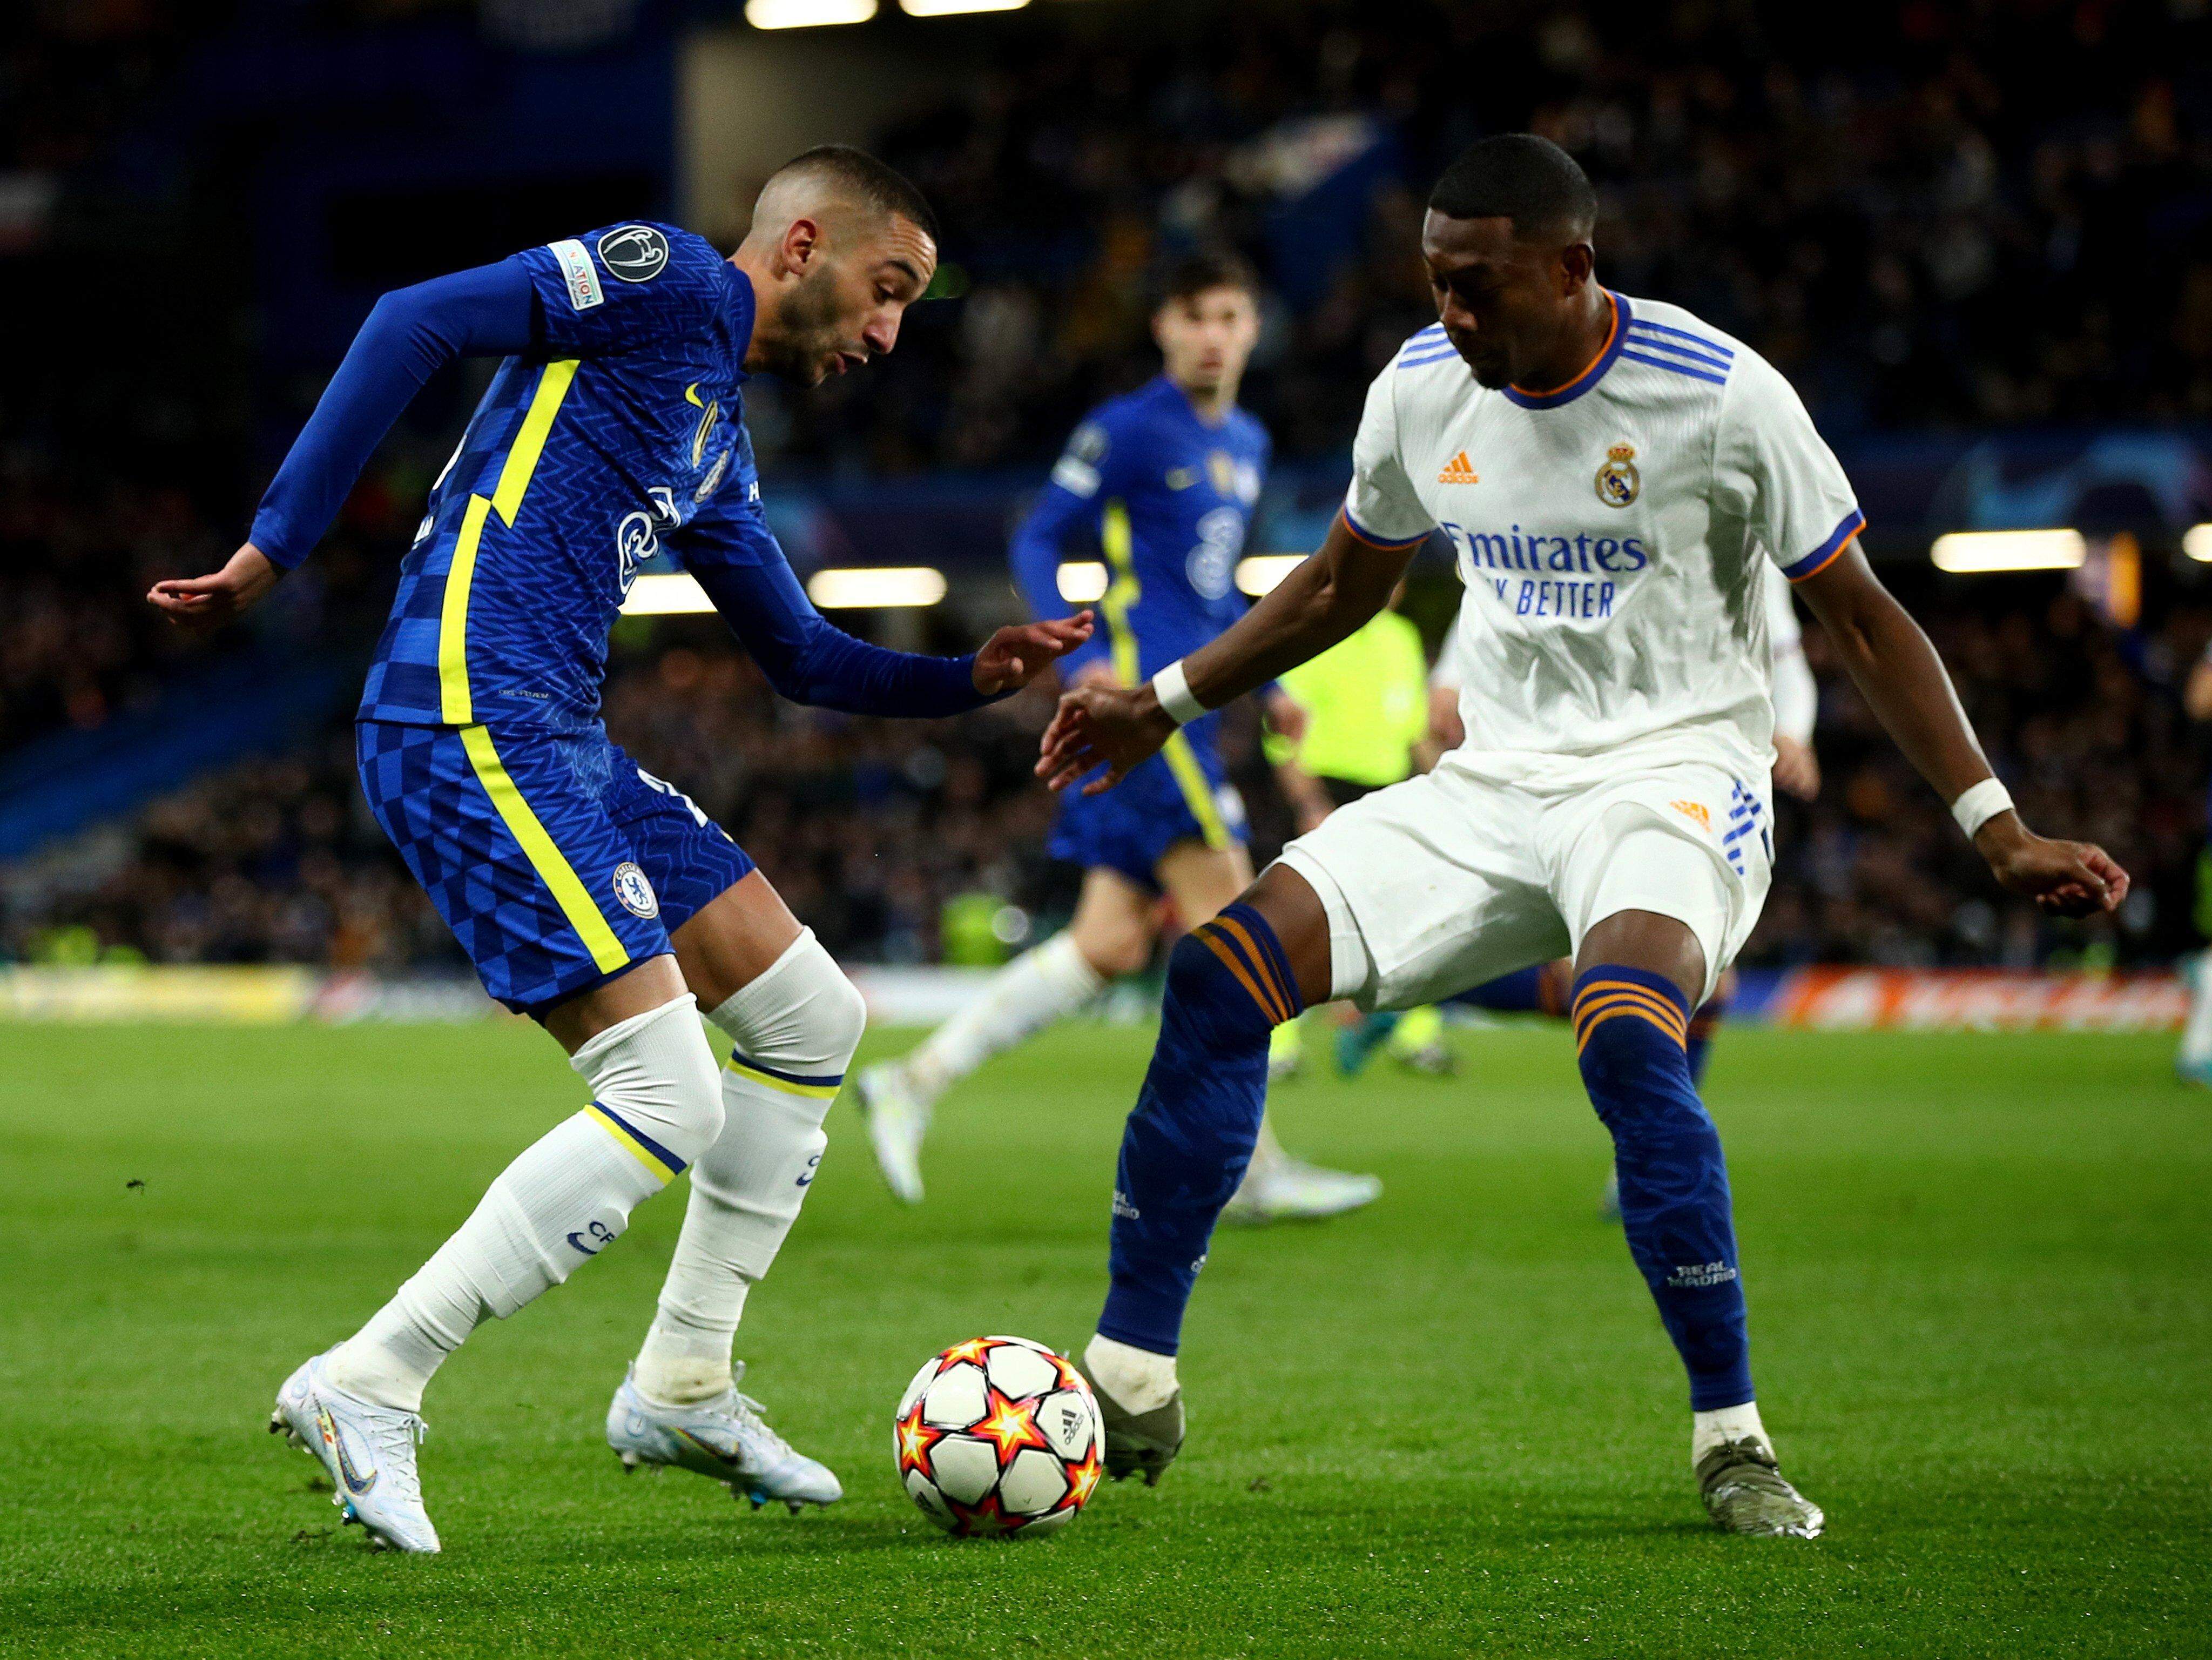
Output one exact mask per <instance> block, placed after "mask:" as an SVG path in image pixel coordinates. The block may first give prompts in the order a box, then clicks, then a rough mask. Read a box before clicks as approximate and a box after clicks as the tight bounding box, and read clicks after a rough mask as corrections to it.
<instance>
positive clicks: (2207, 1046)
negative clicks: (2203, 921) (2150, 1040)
mask: <svg viewBox="0 0 2212 1660" xmlns="http://www.w3.org/2000/svg"><path fill="white" fill-rule="evenodd" d="M2181 1062H2182V1064H2183V1065H2184V1066H2188V1067H2201V1066H2203V1065H2205V1064H2207V1063H2208V1062H2212V952H2205V953H2204V955H2203V956H2202V957H2200V958H2197V972H2196V974H2195V976H2193V977H2192V979H2191V984H2190V988H2189V1019H2188V1022H2187V1024H2185V1025H2184V1026H2183V1027H2182V1028H2181Z"/></svg>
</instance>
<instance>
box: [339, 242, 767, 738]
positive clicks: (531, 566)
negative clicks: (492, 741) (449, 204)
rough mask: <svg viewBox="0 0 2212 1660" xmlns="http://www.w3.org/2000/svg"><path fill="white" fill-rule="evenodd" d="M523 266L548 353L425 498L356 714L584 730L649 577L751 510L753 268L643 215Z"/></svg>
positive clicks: (500, 376) (474, 430)
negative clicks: (643, 576)
mask: <svg viewBox="0 0 2212 1660" xmlns="http://www.w3.org/2000/svg"><path fill="white" fill-rule="evenodd" d="M520 259H521V260H522V262H523V264H524V265H525V267H526V270H527V271H528V273H529V277H530V281H531V285H532V289H533V291H534V294H535V297H536V301H537V306H538V319H539V322H540V323H541V324H542V330H541V331H540V332H539V333H538V340H539V342H540V344H539V345H538V347H537V348H536V349H535V350H532V351H531V352H530V353H528V354H527V355H526V356H515V357H510V358H508V359H507V360H506V361H505V362H502V363H501V365H500V368H499V370H498V372H497V374H495V376H494V377H493V380H492V383H491V386H490V388H489V390H488V391H487V392H485V393H484V396H483V401H482V402H481V403H480V404H477V410H476V413H475V415H474V416H473V417H471V420H470V422H469V425H468V430H467V431H466V432H465V434H464V435H463V436H462V438H461V441H460V446H459V448H458V449H456V450H455V451H454V453H453V459H451V460H450V461H448V462H447V464H446V469H445V471H444V472H443V473H442V474H441V475H440V477H439V479H438V482H437V483H436V484H435V486H434V487H433V489H432V490H431V494H430V500H429V503H428V511H427V513H426V514H425V515H424V518H423V520H422V528H421V529H420V530H419V531H418V532H416V538H415V544H414V546H413V547H412V548H411V549H410V550H409V552H408V555H407V558H406V561H405V562H404V565H403V566H402V568H401V572H400V579H399V590H398V596H397V598H396V599H395V600H394V602H393V605H392V617H391V620H390V622H389V623H386V627H385V630H384V635H383V638H382V639H381V640H380V642H379V643H378V647H377V652H376V659H375V663H374V666H373V667H372V668H371V670H370V672H369V676H368V686H367V689H366V690H365V691H364V693H363V695H362V703H361V709H360V714H361V716H362V718H363V719H375V720H383V721H403V722H417V723H422V722H428V723H435V724H441V725H466V724H471V723H474V722H479V721H497V722H500V723H502V724H507V725H513V724H517V723H524V724H530V725H538V726H556V727H574V726H580V725H586V724H589V723H590V722H592V721H595V720H596V719H597V717H598V714H599V683H600V680H601V678H603V676H604V674H605V667H606V652H607V635H608V632H609V630H610V629H611V628H612V626H613V624H614V620H615V617H617V614H618V613H619V611H621V608H622V602H623V596H624V595H625V594H626V593H628V592H629V586H630V583H631V582H632V581H634V580H635V577H636V575H637V572H638V568H639V566H640V565H641V563H642V562H644V561H645V560H646V559H647V558H648V557H650V556H652V555H653V554H654V553H655V552H657V551H658V550H659V548H660V545H661V543H662V541H663V540H664V539H665V538H670V537H671V536H672V535H674V534H675V533H676V532H679V531H680V530H681V529H682V528H683V527H684V526H686V525H688V524H690V523H691V522H692V521H693V520H695V519H696V518H697V517H698V516H699V515H700V514H702V512H705V513H707V514H710V515H712V516H714V517H715V518H717V519H720V520H727V519H731V518H736V519H739V520H757V518H758V515H759V511H760V508H759V497H760V486H759V483H758V481H757V476H756V473H755V471H754V467H753V457H752V447H751V444H750V441H749V439H748V438H747V436H746V434H745V429H744V419H743V417H744V403H743V392H742V388H743V386H744V381H745V379H746V377H745V374H744V356H745V349H746V346H747V345H748V344H749V343H750V338H751V335H752V325H753V293H752V286H751V283H750V281H749V280H748V279H747V278H746V277H744V274H743V273H742V272H740V271H738V270H737V269H736V268H735V267H734V266H732V265H731V264H730V263H729V262H728V261H727V260H726V259H725V258H722V256H721V255H720V253H718V252H716V251H715V250H714V247H713V246H712V245H711V244H709V243H708V242H707V241H706V240H703V239H702V238H701V237H698V236H696V235H694V234H691V233H690V232H689V231H686V230H682V229H678V228H676V227H674V226H670V225H659V224H648V223H641V222H633V223H629V224H623V225H617V226H612V227H610V228H607V229H605V230H601V231H595V232H592V234H589V235H586V236H581V237H577V238H574V239H569V240H562V241H558V242H554V243H552V244H550V245H549V246H545V247H542V248H535V249H532V250H531V251H530V252H528V253H526V254H523V255H521V256H520ZM764 534H765V532H764V531H763V536H764Z"/></svg>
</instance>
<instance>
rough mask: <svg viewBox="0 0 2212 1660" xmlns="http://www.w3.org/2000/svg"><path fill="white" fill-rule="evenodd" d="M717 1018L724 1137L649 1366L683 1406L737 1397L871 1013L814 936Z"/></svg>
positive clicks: (696, 1170) (699, 1175) (657, 1383)
mask: <svg viewBox="0 0 2212 1660" xmlns="http://www.w3.org/2000/svg"><path fill="white" fill-rule="evenodd" d="M708 1019H710V1020H712V1021H713V1022H714V1025H715V1026H717V1027H718V1028H719V1029H720V1030H721V1031H723V1032H725V1033H726V1034H727V1035H728V1036H729V1037H730V1039H731V1041H732V1043H733V1044H734V1045H735V1047H734V1049H732V1053H731V1055H730V1059H729V1063H728V1065H727V1066H726V1067H724V1068H723V1070H722V1075H721V1082H720V1091H721V1102H722V1108H723V1115H722V1128H721V1133H720V1135H719V1136H717V1137H716V1138H715V1140H714V1142H713V1144H712V1145H711V1146H708V1148H707V1149H706V1150H705V1151H704V1152H702V1153H701V1154H700V1156H699V1158H698V1161H697V1162H696V1164H694V1165H693V1166H692V1170H691V1198H690V1205H689V1207H688V1208H687V1209H686V1210H685V1212H684V1231H683V1233H682V1234H681V1235H680V1236H679V1237H678V1240H677V1244H676V1255H675V1258H674V1260H673V1261H672V1262H671V1264H670V1266H669V1270H668V1278H667V1280H666V1282H665V1284H664V1286H662V1288H661V1293H660V1305H659V1312H658V1313H657V1314H656V1315H655V1316H654V1319H653V1327H652V1329H651V1330H650V1331H649V1332H648V1333H647V1335H646V1341H645V1345H644V1347H642V1348H641V1350H640V1351H639V1353H638V1357H637V1367H636V1380H637V1384H638V1387H639V1388H640V1389H641V1390H643V1391H644V1393H645V1394H646V1395H647V1396H649V1397H650V1398H652V1399H653V1400H655V1401H658V1402H662V1403H663V1404H665V1405H668V1406H676V1407H681V1406H688V1405H691V1404H694V1403H697V1402H706V1401H711V1400H714V1399H718V1398H720V1397H721V1396H723V1395H726V1394H727V1393H728V1391H729V1390H730V1389H731V1387H732V1381H733V1376H734V1374H733V1371H732V1359H731V1347H732V1342H733V1341H734V1340H735V1337H736V1334H737V1329H738V1319H739V1317H740V1316H741V1315H742V1314H743V1313H744V1303H745V1296H746V1293H747V1292H749V1291H750V1288H751V1287H752V1286H753V1284H754V1283H755V1282H756V1281H757V1280H760V1279H761V1278H762V1277H763V1275H764V1274H767V1272H768V1270H769V1265H770V1264H771V1263H773V1262H775V1256H776V1253H777V1251H778V1250H781V1248H782V1245H783V1241H784V1238H785V1236H786V1235H787V1234H788V1233H789V1232H790V1231H791V1227H792V1224H793V1222H795V1221H796V1220H797V1219H798V1217H799V1207H800V1206H801V1205H802V1204H803V1203H804V1202H805V1198H806V1195H807V1192H808V1189H810V1188H811V1186H812V1185H813V1182H814V1176H815V1171H817V1168H818V1167H819V1166H820V1164H821V1162H822V1155H823V1151H824V1150H825V1149H826V1148H827V1146H829V1137H828V1136H827V1134H824V1132H823V1120H824V1118H825V1117H826V1116H828V1113H829V1105H830V1103H831V1102H832V1101H834V1100H835V1099H836V1096H837V1091H838V1089H839V1086H840V1085H842V1083H843V1081H844V1076H845V1071H846V1068H847V1067H848V1065H849V1064H850V1063H851V1061H852V1058H853V1054H854V1050H855V1049H858V1048H859V1047H860V1037H861V1034H862V1032H863V1031H866V1027H867V1020H868V1012H867V1005H866V1003H865V1002H864V1001H863V1000H861V997H860V992H859V991H858V990H857V989H856V988H854V985H853V982H851V981H850V980H848V979H847V978H846V977H845V974H844V971H843V970H841V969H840V968H838V966H837V964H836V962H835V961H834V960H833V959H832V958H831V957H830V955H829V952H827V951H825V950H824V949H823V946H822V944H821V942H820V941H819V940H817V939H816V938H815V937H814V933H813V930H812V929H811V928H810V929H805V930H803V931H801V933H800V934H799V938H798V939H794V940H793V941H792V943H791V945H790V946H788V947H787V948H786V950H785V951H784V952H783V954H782V955H781V957H779V958H776V960H775V963H773V964H770V965H769V968H768V969H767V970H764V971H763V972H762V973H761V974H760V975H758V976H756V977H755V978H754V979H753V980H752V981H751V982H749V983H748V984H746V985H745V986H744V987H743V988H740V989H739V990H738V992H737V993H735V994H733V995H732V996H731V997H730V998H729V999H728V1000H726V1001H725V1002H724V1003H722V1004H721V1005H720V1006H719V1007H718V1008H716V1009H715V1010H714V1012H712V1013H711V1014H709V1015H708Z"/></svg>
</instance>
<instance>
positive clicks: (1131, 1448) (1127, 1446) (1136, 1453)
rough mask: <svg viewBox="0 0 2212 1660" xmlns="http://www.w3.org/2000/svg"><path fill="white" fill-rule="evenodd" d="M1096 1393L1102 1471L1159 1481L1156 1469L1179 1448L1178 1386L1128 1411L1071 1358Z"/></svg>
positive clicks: (1148, 1482) (1151, 1482) (1169, 1460)
mask: <svg viewBox="0 0 2212 1660" xmlns="http://www.w3.org/2000/svg"><path fill="white" fill-rule="evenodd" d="M1070 1364H1071V1365H1073V1366H1074V1368H1075V1369H1076V1371H1079V1372H1081V1373H1082V1374H1083V1381H1084V1382H1085V1383H1088V1384H1090V1385H1091V1394H1093V1395H1096V1396H1097V1397H1098V1416H1099V1419H1100V1420H1101V1421H1102V1422H1103V1424H1104V1425H1105V1426H1106V1474H1107V1475H1110V1476H1112V1477H1113V1478H1114V1479H1115V1481H1121V1480H1123V1479H1124V1478H1125V1477H1127V1476H1131V1475H1141V1476H1143V1477H1144V1478H1145V1485H1146V1487H1158V1486H1159V1484H1160V1472H1161V1471H1163V1470H1164V1469H1166V1468H1167V1467H1168V1466H1169V1465H1170V1464H1172V1463H1173V1462H1175V1456H1176V1454H1177V1453H1179V1452H1181V1451H1182V1434H1183V1422H1182V1389H1176V1392H1175V1393H1174V1394H1173V1395H1170V1396H1169V1397H1168V1398H1167V1399H1166V1400H1165V1401H1163V1402H1161V1403H1160V1404H1159V1405H1158V1406H1157V1407H1154V1408H1152V1409H1151V1410H1150V1411H1148V1412H1130V1411H1129V1410H1127V1408H1124V1407H1123V1406H1122V1405H1121V1403H1120V1402H1117V1401H1115V1399H1114V1397H1113V1396H1112V1395H1109V1394H1107V1393H1106V1391H1105V1390H1104V1389H1101V1388H1100V1387H1099V1385H1098V1380H1097V1378H1095V1377H1092V1376H1091V1368H1090V1367H1088V1366H1086V1365H1084V1364H1083V1362H1082V1361H1081V1360H1079V1359H1078V1360H1073V1361H1071V1362H1070Z"/></svg>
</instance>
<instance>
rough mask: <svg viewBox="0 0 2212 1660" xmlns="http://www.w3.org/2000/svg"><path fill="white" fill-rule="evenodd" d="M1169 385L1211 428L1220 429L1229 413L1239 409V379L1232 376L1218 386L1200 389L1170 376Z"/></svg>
mask: <svg viewBox="0 0 2212 1660" xmlns="http://www.w3.org/2000/svg"><path fill="white" fill-rule="evenodd" d="M1168 381H1169V384H1170V385H1171V386H1174V387H1175V389H1176V391H1177V392H1181V393H1182V395H1183V401H1184V402H1185V403H1187V404H1189V405H1190V407H1191V410H1192V411H1193V413H1194V414H1195V415H1196V416H1197V417H1198V418H1199V419H1200V420H1201V421H1203V422H1205V423H1206V425H1207V426H1209V427H1218V426H1219V425H1220V424H1221V423H1223V422H1224V421H1225V420H1227V419H1228V418H1229V411H1230V410H1232V409H1235V408H1236V407H1237V376H1235V375H1230V376H1228V377H1226V378H1225V379H1224V380H1222V381H1221V383H1220V384H1219V385H1218V386H1206V387H1202V388H1201V387H1198V386H1192V385H1190V384H1189V383H1188V381H1183V380H1176V378H1175V376H1173V375H1172V374H1170V376H1168Z"/></svg>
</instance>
